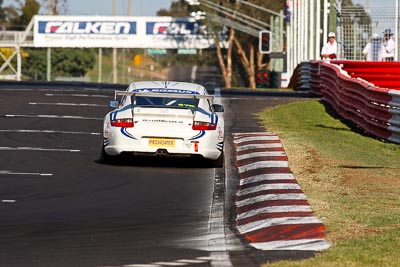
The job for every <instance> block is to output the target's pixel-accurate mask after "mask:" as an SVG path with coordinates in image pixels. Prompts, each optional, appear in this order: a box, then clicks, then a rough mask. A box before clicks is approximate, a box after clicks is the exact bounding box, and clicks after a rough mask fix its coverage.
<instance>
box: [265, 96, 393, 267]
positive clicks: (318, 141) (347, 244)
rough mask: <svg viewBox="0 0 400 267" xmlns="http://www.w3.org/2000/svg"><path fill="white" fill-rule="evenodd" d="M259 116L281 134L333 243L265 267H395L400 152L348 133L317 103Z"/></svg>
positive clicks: (284, 107)
mask: <svg viewBox="0 0 400 267" xmlns="http://www.w3.org/2000/svg"><path fill="white" fill-rule="evenodd" d="M330 114H331V115H330ZM258 115H259V117H260V118H261V119H262V121H263V123H264V124H265V128H266V129H267V130H268V131H271V132H273V133H275V134H278V135H279V137H280V139H281V141H282V143H283V145H284V147H285V151H286V153H287V154H288V157H289V164H290V168H291V170H292V171H293V173H294V174H295V176H296V178H297V180H298V182H299V183H300V185H301V187H302V189H303V191H304V193H305V194H306V195H307V197H308V199H309V202H310V205H311V207H312V208H313V210H314V211H315V213H316V216H317V217H319V218H321V219H322V221H323V222H324V224H325V226H326V234H327V239H328V240H329V241H330V242H331V244H332V247H331V248H330V249H328V250H327V251H324V252H321V253H320V254H318V256H317V257H315V258H313V259H309V260H304V261H299V262H290V261H288V262H285V261H282V262H276V263H273V264H268V266H311V265H312V266H396V265H397V264H396V262H399V257H400V250H399V249H398V244H400V197H399V189H400V172H399V171H400V167H399V165H400V164H399V162H400V153H399V152H400V145H398V144H392V143H385V142H382V141H380V140H376V139H374V138H372V137H369V136H366V135H364V134H362V133H361V132H360V131H357V130H356V129H351V128H350V127H348V126H347V125H346V124H343V123H342V122H341V121H340V120H339V119H338V118H337V117H335V115H334V113H333V112H331V111H330V110H329V109H326V108H325V106H324V105H323V104H321V103H320V102H319V101H317V100H306V101H301V102H295V103H291V104H287V105H282V106H277V107H274V108H272V109H268V110H265V111H263V112H262V113H260V114H258Z"/></svg>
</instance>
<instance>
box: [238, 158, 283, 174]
mask: <svg viewBox="0 0 400 267" xmlns="http://www.w3.org/2000/svg"><path fill="white" fill-rule="evenodd" d="M287 167H289V162H287V161H285V160H268V161H256V162H253V163H249V164H246V165H243V166H239V167H238V169H239V173H243V172H247V171H251V170H256V169H261V168H287Z"/></svg>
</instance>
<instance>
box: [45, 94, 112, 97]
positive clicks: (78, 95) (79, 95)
mask: <svg viewBox="0 0 400 267" xmlns="http://www.w3.org/2000/svg"><path fill="white" fill-rule="evenodd" d="M45 96H74V97H94V98H110V96H109V95H88V94H45Z"/></svg>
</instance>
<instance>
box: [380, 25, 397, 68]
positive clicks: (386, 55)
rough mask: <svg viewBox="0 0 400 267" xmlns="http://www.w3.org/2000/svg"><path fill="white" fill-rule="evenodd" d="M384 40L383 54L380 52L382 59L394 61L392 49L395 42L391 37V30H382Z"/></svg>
mask: <svg viewBox="0 0 400 267" xmlns="http://www.w3.org/2000/svg"><path fill="white" fill-rule="evenodd" d="M383 35H384V41H383V47H384V50H383V54H382V61H394V49H395V47H396V44H395V42H394V40H393V39H392V35H393V33H392V31H391V30H390V29H386V30H385V31H384V32H383Z"/></svg>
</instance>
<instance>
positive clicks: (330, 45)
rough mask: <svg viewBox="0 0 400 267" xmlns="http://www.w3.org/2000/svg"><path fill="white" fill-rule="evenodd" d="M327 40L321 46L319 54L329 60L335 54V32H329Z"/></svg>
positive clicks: (334, 56)
mask: <svg viewBox="0 0 400 267" xmlns="http://www.w3.org/2000/svg"><path fill="white" fill-rule="evenodd" d="M328 38H329V41H328V42H327V43H326V44H325V45H324V46H323V47H322V50H321V56H322V59H325V60H330V59H335V58H336V57H337V56H336V54H337V42H336V40H335V33H334V32H330V33H329V34H328Z"/></svg>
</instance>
